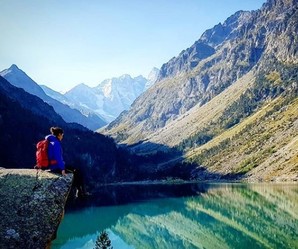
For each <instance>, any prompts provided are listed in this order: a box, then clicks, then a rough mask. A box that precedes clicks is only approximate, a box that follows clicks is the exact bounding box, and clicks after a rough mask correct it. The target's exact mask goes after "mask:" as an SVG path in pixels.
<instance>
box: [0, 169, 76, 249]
mask: <svg viewBox="0 0 298 249" xmlns="http://www.w3.org/2000/svg"><path fill="white" fill-rule="evenodd" d="M72 180H73V175H72V174H69V175H67V176H61V175H57V174H52V173H50V172H46V171H41V170H39V171H37V170H35V169H3V168H0V213H1V219H0V248H35V249H38V248H40V249H41V248H49V247H50V244H51V241H52V240H53V239H54V238H55V236H56V231H57V228H58V226H59V224H60V221H61V219H62V217H63V214H64V205H65V202H66V200H67V197H68V194H69V191H70V188H71V184H72Z"/></svg>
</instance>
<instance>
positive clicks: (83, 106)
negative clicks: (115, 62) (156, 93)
mask: <svg viewBox="0 0 298 249" xmlns="http://www.w3.org/2000/svg"><path fill="white" fill-rule="evenodd" d="M158 73H159V69H157V68H153V69H152V71H151V72H150V74H149V76H148V79H146V78H144V77H143V76H138V77H135V78H132V77H131V76H130V75H128V74H126V75H122V76H121V77H119V78H112V79H107V80H104V81H103V82H101V83H100V84H99V85H98V86H97V87H89V86H87V85H85V84H83V83H82V84H79V85H77V86H75V87H74V88H72V89H71V90H69V91H68V92H66V93H65V94H61V93H59V92H56V91H54V90H53V89H51V88H49V87H47V86H44V85H41V86H39V85H38V84H37V83H36V82H34V81H33V80H32V79H31V78H30V77H29V76H28V75H27V74H26V73H25V72H23V71H22V70H21V69H19V68H18V67H17V66H16V65H12V66H11V67H10V68H8V69H5V70H3V71H2V72H0V75H1V76H2V77H4V78H5V79H7V80H8V81H9V82H10V83H11V84H13V85H15V86H17V87H21V88H23V89H25V90H26V91H27V92H29V93H31V94H34V95H36V96H38V97H40V98H41V99H43V100H44V101H45V102H47V103H49V104H50V105H52V106H53V107H54V109H55V110H56V111H57V112H58V113H59V114H60V115H61V116H62V117H63V118H64V119H65V121H67V122H76V123H79V124H82V125H83V126H85V127H87V128H89V129H91V130H95V129H99V128H100V127H102V126H104V125H106V124H107V123H109V122H111V121H113V120H114V119H115V118H116V117H117V116H118V115H119V114H120V113H121V112H122V111H124V110H128V109H129V108H130V105H131V104H132V103H133V101H134V100H135V99H136V98H137V97H138V96H139V95H140V94H141V93H143V92H144V91H146V90H147V89H148V88H149V87H151V86H152V85H153V84H154V82H155V81H156V80H157V76H158ZM57 101H58V102H57ZM61 103H62V105H61ZM69 107H70V108H69ZM78 111H79V112H80V113H79V112H78Z"/></svg>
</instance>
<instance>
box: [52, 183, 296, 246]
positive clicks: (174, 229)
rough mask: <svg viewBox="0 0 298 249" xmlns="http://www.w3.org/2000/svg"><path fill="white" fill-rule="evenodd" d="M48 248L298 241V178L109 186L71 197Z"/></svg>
mask: <svg viewBox="0 0 298 249" xmlns="http://www.w3.org/2000/svg"><path fill="white" fill-rule="evenodd" d="M71 206H72V208H67V209H66V213H65V217H64V219H63V221H62V223H61V225H60V227H59V230H58V235H57V239H56V240H55V241H53V243H52V247H51V248H53V249H58V248H60V249H76V248H80V249H89V248H90V249H91V248H92V249H93V248H94V247H95V241H96V238H97V236H98V235H99V233H100V232H101V231H103V230H106V231H107V232H108V234H109V238H110V240H111V242H112V246H113V248H114V249H120V248H121V249H126V248H141V249H144V248H154V249H156V248H161V249H163V248H169V249H175V248H179V249H180V248H206V249H209V248H220V249H221V248H223V249H224V248H249V249H254V248H279V249H280V248H291V249H293V248H298V184H240V183H239V184H238V183H233V184H231V183H227V184H207V183H200V184H172V185H170V184H163V185H162V184H161V185H157V184H156V185H122V186H106V187H104V188H103V189H102V190H101V192H100V193H98V194H97V195H96V196H93V197H92V198H89V199H88V200H85V201H84V202H79V201H77V202H76V203H72V205H71Z"/></svg>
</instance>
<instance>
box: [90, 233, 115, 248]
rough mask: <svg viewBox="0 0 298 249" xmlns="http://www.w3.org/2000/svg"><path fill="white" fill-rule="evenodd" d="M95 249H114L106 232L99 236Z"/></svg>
mask: <svg viewBox="0 0 298 249" xmlns="http://www.w3.org/2000/svg"><path fill="white" fill-rule="evenodd" d="M94 249H113V247H112V246H111V240H110V239H109V235H108V233H107V232H106V231H105V230H104V231H102V232H101V233H100V234H99V235H98V237H97V239H96V242H95V247H94Z"/></svg>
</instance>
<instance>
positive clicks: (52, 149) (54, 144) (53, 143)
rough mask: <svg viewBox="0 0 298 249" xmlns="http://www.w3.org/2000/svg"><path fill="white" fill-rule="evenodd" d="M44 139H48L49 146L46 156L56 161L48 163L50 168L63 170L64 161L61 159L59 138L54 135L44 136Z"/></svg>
mask: <svg viewBox="0 0 298 249" xmlns="http://www.w3.org/2000/svg"><path fill="white" fill-rule="evenodd" d="M46 140H48V141H49V142H50V143H49V147H48V157H49V160H50V161H51V160H54V161H56V163H54V164H50V169H51V170H64V169H65V163H64V161H63V156H62V146H61V142H60V140H59V139H58V138H57V137H56V136H54V135H48V136H46Z"/></svg>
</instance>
